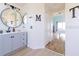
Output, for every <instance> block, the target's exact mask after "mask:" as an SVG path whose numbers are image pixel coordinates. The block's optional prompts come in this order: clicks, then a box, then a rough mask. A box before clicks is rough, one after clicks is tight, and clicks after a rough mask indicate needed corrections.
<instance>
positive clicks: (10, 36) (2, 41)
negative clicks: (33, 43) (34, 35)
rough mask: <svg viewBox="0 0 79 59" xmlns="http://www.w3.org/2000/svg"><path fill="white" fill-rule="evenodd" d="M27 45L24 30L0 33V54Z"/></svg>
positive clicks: (5, 53)
mask: <svg viewBox="0 0 79 59" xmlns="http://www.w3.org/2000/svg"><path fill="white" fill-rule="evenodd" d="M23 47H27V33H26V32H12V33H3V34H0V56H1V55H7V54H9V53H10V52H12V51H15V50H18V49H20V48H23Z"/></svg>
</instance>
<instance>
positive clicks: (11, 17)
mask: <svg viewBox="0 0 79 59" xmlns="http://www.w3.org/2000/svg"><path fill="white" fill-rule="evenodd" d="M1 20H2V22H3V24H4V25H6V26H8V27H18V26H20V25H21V24H22V16H21V14H20V12H19V11H18V10H16V9H12V8H6V9H4V10H3V11H2V12H1Z"/></svg>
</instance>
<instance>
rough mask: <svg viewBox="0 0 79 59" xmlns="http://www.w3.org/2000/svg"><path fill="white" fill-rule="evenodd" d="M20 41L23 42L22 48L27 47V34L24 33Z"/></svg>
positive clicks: (21, 34)
mask: <svg viewBox="0 0 79 59" xmlns="http://www.w3.org/2000/svg"><path fill="white" fill-rule="evenodd" d="M20 38H21V39H20V40H21V46H26V33H25V32H22V33H20Z"/></svg>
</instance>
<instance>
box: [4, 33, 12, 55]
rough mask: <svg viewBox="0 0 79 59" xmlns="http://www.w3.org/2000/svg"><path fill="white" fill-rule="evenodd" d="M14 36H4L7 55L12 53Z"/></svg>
mask: <svg viewBox="0 0 79 59" xmlns="http://www.w3.org/2000/svg"><path fill="white" fill-rule="evenodd" d="M11 36H12V34H6V35H4V36H3V41H4V42H3V53H4V54H7V53H9V52H11V51H12V37H11Z"/></svg>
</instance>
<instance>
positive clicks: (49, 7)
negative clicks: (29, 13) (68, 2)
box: [45, 3, 65, 13]
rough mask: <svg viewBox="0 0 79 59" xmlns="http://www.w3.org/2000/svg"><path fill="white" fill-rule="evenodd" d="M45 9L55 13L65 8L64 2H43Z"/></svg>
mask: <svg viewBox="0 0 79 59" xmlns="http://www.w3.org/2000/svg"><path fill="white" fill-rule="evenodd" d="M45 8H46V11H47V12H49V13H55V12H58V11H61V10H64V9H65V4H64V3H47V4H45Z"/></svg>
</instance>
